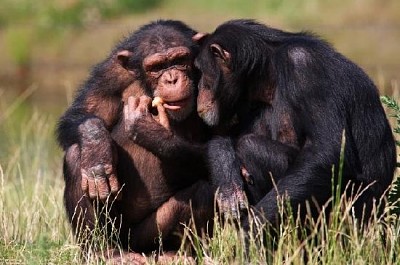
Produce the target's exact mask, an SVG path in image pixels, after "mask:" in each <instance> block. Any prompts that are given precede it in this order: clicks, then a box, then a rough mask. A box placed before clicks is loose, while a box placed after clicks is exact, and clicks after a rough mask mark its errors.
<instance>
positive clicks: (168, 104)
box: [163, 96, 190, 110]
mask: <svg viewBox="0 0 400 265" xmlns="http://www.w3.org/2000/svg"><path fill="white" fill-rule="evenodd" d="M189 100H190V96H189V97H187V98H184V99H181V100H177V101H164V104H163V107H164V108H166V109H169V110H179V109H181V108H183V107H185V105H186V104H187V103H188V102H189Z"/></svg>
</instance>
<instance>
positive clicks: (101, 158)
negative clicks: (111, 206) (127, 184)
mask: <svg viewBox="0 0 400 265" xmlns="http://www.w3.org/2000/svg"><path fill="white" fill-rule="evenodd" d="M79 133H80V136H81V143H80V148H81V150H80V151H81V174H82V190H83V191H84V192H85V193H87V194H89V197H90V198H91V199H95V198H98V199H100V200H102V201H104V200H106V199H107V197H108V196H109V195H110V194H113V195H116V194H117V193H118V191H119V189H120V184H119V182H118V179H117V176H116V174H115V168H114V165H115V163H116V161H115V160H116V157H115V154H116V153H115V152H113V146H112V140H111V136H110V133H109V132H108V131H107V130H106V128H105V127H104V125H103V123H102V121H101V120H99V119H97V118H91V119H88V120H86V121H85V122H84V123H83V124H81V125H80V126H79Z"/></svg>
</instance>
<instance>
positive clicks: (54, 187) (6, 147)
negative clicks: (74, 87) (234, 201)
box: [0, 97, 400, 264]
mask: <svg viewBox="0 0 400 265" xmlns="http://www.w3.org/2000/svg"><path fill="white" fill-rule="evenodd" d="M13 102H14V103H13V104H10V103H6V102H4V97H2V99H0V113H2V116H1V117H0V119H1V127H0V137H1V142H0V159H1V160H0V161H1V164H0V264H82V263H87V264H99V263H102V262H101V261H99V260H97V259H94V258H93V257H88V259H87V260H82V259H81V256H80V251H79V247H78V246H77V245H76V244H75V243H74V239H73V236H72V233H71V229H70V226H69V224H68V222H67V221H66V216H65V213H64V208H63V204H62V192H63V186H64V183H63V180H62V176H61V160H62V153H61V151H60V150H59V149H58V148H57V147H56V144H55V142H54V126H55V120H56V119H55V117H52V116H51V115H47V114H44V113H41V112H40V111H38V110H37V109H35V107H32V106H29V105H27V104H25V103H24V101H23V100H18V99H17V100H14V101H13ZM333 200H334V201H335V202H336V208H335V209H337V210H334V211H333V215H332V216H331V217H330V220H329V222H327V221H326V218H325V217H324V216H321V218H320V219H319V220H317V221H316V222H314V221H311V220H309V222H308V223H307V228H308V231H311V233H310V234H308V235H306V233H305V228H304V227H303V226H301V225H300V224H299V222H298V220H293V219H290V218H289V219H285V220H286V221H285V222H284V223H283V224H282V225H281V226H280V227H279V229H278V231H276V232H277V233H278V235H279V240H278V241H276V242H274V244H273V245H274V247H273V246H272V242H270V241H268V242H269V244H264V243H262V242H261V240H260V239H259V237H254V238H251V239H250V240H249V242H250V244H249V248H248V250H249V251H248V252H246V251H244V249H245V248H244V246H245V237H244V234H243V233H242V231H241V230H237V229H236V227H235V226H234V225H231V224H229V223H228V224H226V225H222V224H221V223H220V222H219V221H218V220H219V217H218V216H216V221H215V230H214V232H213V236H212V237H201V236H200V235H198V234H196V233H194V232H193V231H194V230H193V229H191V226H188V227H187V228H186V233H185V235H184V238H185V242H188V243H189V244H191V245H192V247H193V248H194V252H195V255H196V256H197V259H198V262H199V264H246V263H247V264H304V263H307V264H399V262H400V261H398V259H397V255H398V254H397V253H400V239H399V238H400V222H398V216H397V215H394V214H392V213H391V212H390V211H389V210H390V207H386V210H385V211H386V214H385V216H384V217H383V218H377V217H375V218H374V221H373V222H372V224H371V225H370V226H368V227H367V228H366V229H365V230H363V231H361V230H360V229H359V228H358V226H357V225H356V224H355V223H354V220H353V219H352V218H351V211H350V210H349V209H350V207H351V202H347V201H345V200H343V198H333ZM283 205H285V203H284V201H282V209H283V208H284V207H283ZM339 209H340V210H339ZM255 227H256V230H255V231H256V232H257V233H258V235H260V234H262V231H263V229H264V228H263V227H261V226H255ZM99 240H101V239H100V238H99ZM181 255H182V256H184V255H185V252H183V251H182V252H181ZM149 262H150V263H154V260H152V259H150V260H149ZM176 263H177V264H185V263H188V262H187V261H185V260H184V259H181V260H180V261H177V262H176Z"/></svg>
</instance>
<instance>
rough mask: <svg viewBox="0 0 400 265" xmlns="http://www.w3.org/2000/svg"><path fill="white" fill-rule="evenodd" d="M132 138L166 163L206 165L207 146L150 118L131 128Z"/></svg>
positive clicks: (140, 120) (139, 120) (139, 121)
mask: <svg viewBox="0 0 400 265" xmlns="http://www.w3.org/2000/svg"><path fill="white" fill-rule="evenodd" d="M128 133H129V134H130V136H129V137H130V138H131V139H132V140H133V141H134V142H135V143H136V144H138V145H140V146H142V147H144V148H145V149H147V150H149V151H150V152H152V153H153V154H154V155H155V156H157V157H159V158H160V159H161V160H164V161H180V163H181V164H188V165H192V166H195V167H196V165H198V164H202V165H205V164H206V162H205V161H206V150H207V146H206V144H201V143H193V142H190V141H188V140H186V139H184V138H183V137H181V136H178V135H176V134H175V133H174V132H172V131H169V130H167V129H166V128H164V127H163V126H162V125H160V124H159V123H157V122H155V121H154V119H153V118H151V117H150V116H148V117H146V118H143V119H138V120H137V121H136V123H135V124H134V125H133V126H131V127H130V130H129V132H128Z"/></svg>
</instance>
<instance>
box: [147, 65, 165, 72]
mask: <svg viewBox="0 0 400 265" xmlns="http://www.w3.org/2000/svg"><path fill="white" fill-rule="evenodd" d="M166 68H168V67H167V66H166V65H164V64H155V65H153V66H151V68H150V69H149V70H150V72H152V73H158V72H160V71H162V70H164V69H166Z"/></svg>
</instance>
